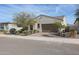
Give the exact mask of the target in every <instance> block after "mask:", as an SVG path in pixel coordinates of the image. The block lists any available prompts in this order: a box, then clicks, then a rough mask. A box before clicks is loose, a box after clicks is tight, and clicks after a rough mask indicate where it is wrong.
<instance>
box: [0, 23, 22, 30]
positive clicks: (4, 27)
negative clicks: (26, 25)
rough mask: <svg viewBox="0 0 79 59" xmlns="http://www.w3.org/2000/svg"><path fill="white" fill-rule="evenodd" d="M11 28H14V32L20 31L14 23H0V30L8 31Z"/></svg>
mask: <svg viewBox="0 0 79 59" xmlns="http://www.w3.org/2000/svg"><path fill="white" fill-rule="evenodd" d="M11 28H15V29H16V30H19V29H21V27H18V26H17V25H16V23H11V22H2V23H0V30H5V31H9V30H10V29H11Z"/></svg>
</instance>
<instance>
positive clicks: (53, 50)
mask: <svg viewBox="0 0 79 59" xmlns="http://www.w3.org/2000/svg"><path fill="white" fill-rule="evenodd" d="M40 38H42V37H40ZM33 39H34V38H33ZM42 39H43V38H42ZM53 39H54V40H55V39H56V40H57V38H52V40H53ZM58 40H59V39H58ZM60 40H61V39H60ZM73 42H75V41H73ZM77 42H78V41H77ZM0 54H1V55H73V54H75V55H77V54H79V44H70V43H64V42H63V43H61V42H55V41H52V42H51V41H42V40H36V39H35V40H31V39H28V37H26V39H23V38H20V37H19V38H13V37H0Z"/></svg>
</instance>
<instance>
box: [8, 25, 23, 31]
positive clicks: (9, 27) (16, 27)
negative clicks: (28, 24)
mask: <svg viewBox="0 0 79 59" xmlns="http://www.w3.org/2000/svg"><path fill="white" fill-rule="evenodd" d="M11 28H15V29H16V30H20V29H22V27H18V26H17V25H16V24H8V30H10V29H11Z"/></svg>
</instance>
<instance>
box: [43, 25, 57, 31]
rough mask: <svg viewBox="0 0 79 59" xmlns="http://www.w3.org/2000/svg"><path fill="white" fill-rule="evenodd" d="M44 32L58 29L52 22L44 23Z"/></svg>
mask: <svg viewBox="0 0 79 59" xmlns="http://www.w3.org/2000/svg"><path fill="white" fill-rule="evenodd" d="M42 31H43V32H56V31H57V29H56V28H54V27H53V25H52V24H42Z"/></svg>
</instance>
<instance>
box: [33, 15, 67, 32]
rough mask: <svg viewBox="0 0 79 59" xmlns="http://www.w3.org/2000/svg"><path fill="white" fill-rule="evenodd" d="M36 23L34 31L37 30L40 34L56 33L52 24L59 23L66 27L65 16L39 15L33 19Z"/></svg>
mask: <svg viewBox="0 0 79 59" xmlns="http://www.w3.org/2000/svg"><path fill="white" fill-rule="evenodd" d="M35 19H36V20H37V21H38V23H36V24H35V26H34V29H36V30H39V31H40V32H52V31H57V30H56V29H55V28H54V27H53V25H52V24H53V23H55V22H60V23H61V24H62V25H65V26H66V25H67V23H66V18H65V16H56V17H51V16H46V15H40V16H38V17H36V18H35Z"/></svg>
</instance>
